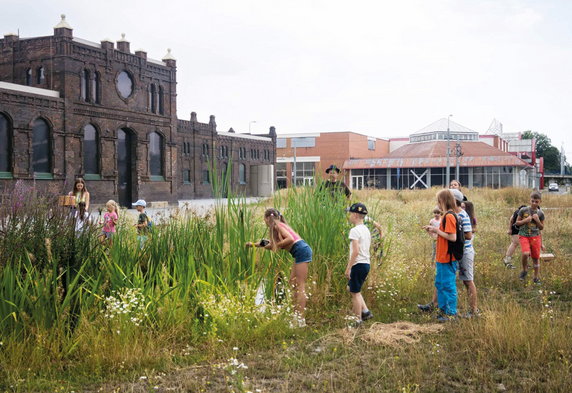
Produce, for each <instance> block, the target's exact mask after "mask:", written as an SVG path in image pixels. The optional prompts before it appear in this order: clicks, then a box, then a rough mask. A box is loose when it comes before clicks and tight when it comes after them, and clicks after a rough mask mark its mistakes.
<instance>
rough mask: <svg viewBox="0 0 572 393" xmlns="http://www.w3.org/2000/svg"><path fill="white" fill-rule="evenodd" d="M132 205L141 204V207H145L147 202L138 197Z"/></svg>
mask: <svg viewBox="0 0 572 393" xmlns="http://www.w3.org/2000/svg"><path fill="white" fill-rule="evenodd" d="M132 205H133V206H143V207H147V202H145V201H144V200H143V199H139V200H138V201H137V202H135V203H132Z"/></svg>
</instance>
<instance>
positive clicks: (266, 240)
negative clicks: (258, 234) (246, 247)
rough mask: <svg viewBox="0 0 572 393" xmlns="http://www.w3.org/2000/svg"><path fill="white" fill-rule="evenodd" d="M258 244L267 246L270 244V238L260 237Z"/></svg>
mask: <svg viewBox="0 0 572 393" xmlns="http://www.w3.org/2000/svg"><path fill="white" fill-rule="evenodd" d="M258 244H259V245H260V247H266V246H267V245H269V244H270V240H268V239H260V242H258Z"/></svg>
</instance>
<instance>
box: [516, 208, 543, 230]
mask: <svg viewBox="0 0 572 393" xmlns="http://www.w3.org/2000/svg"><path fill="white" fill-rule="evenodd" d="M534 213H536V214H538V218H540V221H544V213H543V212H542V210H540V209H538V210H536V211H534V212H533V211H531V209H530V206H525V207H523V208H522V209H520V211H519V212H518V219H519V220H522V219H525V218H528V217H530V216H531V215H533V214H534ZM518 234H519V236H526V237H533V236H540V229H538V224H537V223H536V221H534V220H532V221H530V222H529V223H527V224H524V225H521V226H520V227H519V230H518Z"/></svg>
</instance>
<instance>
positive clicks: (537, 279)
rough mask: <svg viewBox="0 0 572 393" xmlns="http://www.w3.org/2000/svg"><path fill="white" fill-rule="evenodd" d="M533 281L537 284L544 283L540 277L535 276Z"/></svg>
mask: <svg viewBox="0 0 572 393" xmlns="http://www.w3.org/2000/svg"><path fill="white" fill-rule="evenodd" d="M532 282H533V283H535V284H537V285H540V284H542V282H541V281H540V278H538V277H534V279H533V280H532Z"/></svg>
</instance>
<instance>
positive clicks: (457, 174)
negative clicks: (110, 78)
mask: <svg viewBox="0 0 572 393" xmlns="http://www.w3.org/2000/svg"><path fill="white" fill-rule="evenodd" d="M462 155H463V150H462V148H461V142H459V136H458V135H457V144H456V145H455V160H456V164H457V169H456V171H455V178H456V179H457V181H461V174H460V171H459V166H460V164H461V156H462Z"/></svg>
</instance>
